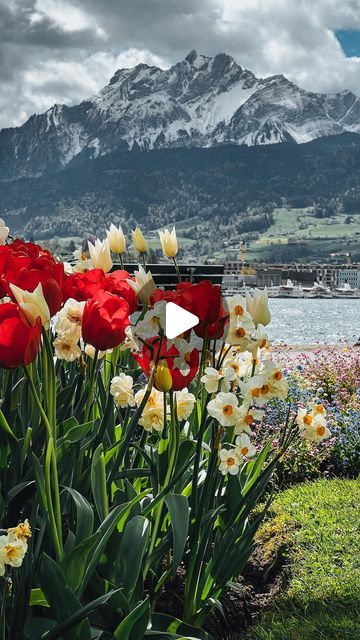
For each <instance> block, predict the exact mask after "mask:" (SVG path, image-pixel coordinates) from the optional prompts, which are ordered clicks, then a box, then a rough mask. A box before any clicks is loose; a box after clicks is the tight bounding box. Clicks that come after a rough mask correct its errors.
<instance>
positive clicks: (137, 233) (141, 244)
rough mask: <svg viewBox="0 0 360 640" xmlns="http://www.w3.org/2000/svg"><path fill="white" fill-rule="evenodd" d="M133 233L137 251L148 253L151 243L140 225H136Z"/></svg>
mask: <svg viewBox="0 0 360 640" xmlns="http://www.w3.org/2000/svg"><path fill="white" fill-rule="evenodd" d="M131 234H132V238H133V242H134V246H135V249H136V251H138V252H139V253H146V252H147V250H148V246H149V245H148V243H147V241H146V240H145V238H144V236H143V234H142V231H141V229H140V227H136V229H134V231H132V232H131Z"/></svg>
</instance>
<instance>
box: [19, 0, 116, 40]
mask: <svg viewBox="0 0 360 640" xmlns="http://www.w3.org/2000/svg"><path fill="white" fill-rule="evenodd" d="M29 19H30V24H31V25H36V24H38V23H41V22H44V21H45V20H50V22H52V23H53V24H54V25H56V26H57V27H58V28H59V29H60V30H62V31H64V32H65V33H75V32H76V31H83V30H86V29H91V30H94V32H95V34H96V35H97V36H99V37H102V38H104V37H105V31H104V30H103V29H102V28H101V27H99V26H98V25H97V24H96V22H95V21H94V20H93V19H92V18H91V16H89V15H88V14H86V12H85V11H83V10H81V9H80V7H76V6H74V4H71V3H69V2H65V1H64V0H36V2H35V6H34V11H33V12H32V13H31V14H30V16H29Z"/></svg>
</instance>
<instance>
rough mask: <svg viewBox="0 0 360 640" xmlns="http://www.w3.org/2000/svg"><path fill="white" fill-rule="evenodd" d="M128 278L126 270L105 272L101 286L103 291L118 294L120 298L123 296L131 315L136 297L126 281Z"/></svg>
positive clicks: (136, 304)
mask: <svg viewBox="0 0 360 640" xmlns="http://www.w3.org/2000/svg"><path fill="white" fill-rule="evenodd" d="M129 278H130V274H129V273H128V272H127V271H125V270H121V269H119V270H118V271H113V272H112V273H107V274H106V276H105V278H104V280H103V281H102V283H101V286H102V288H103V290H104V291H109V292H110V293H113V294H114V295H116V296H120V298H124V300H126V302H127V303H128V305H129V313H130V315H131V314H132V313H134V311H136V309H137V306H138V299H137V297H136V293H135V291H134V290H133V289H132V288H131V287H130V285H129V283H128V282H126V280H127V279H129Z"/></svg>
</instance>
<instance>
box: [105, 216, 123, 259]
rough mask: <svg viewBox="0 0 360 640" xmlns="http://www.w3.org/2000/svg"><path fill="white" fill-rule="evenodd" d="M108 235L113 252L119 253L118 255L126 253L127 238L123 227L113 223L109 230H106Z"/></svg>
mask: <svg viewBox="0 0 360 640" xmlns="http://www.w3.org/2000/svg"><path fill="white" fill-rule="evenodd" d="M106 235H107V239H108V241H109V245H110V250H111V251H112V252H113V253H117V254H118V255H121V254H122V253H125V251H126V240H125V236H124V234H123V231H122V228H121V227H119V228H117V227H115V225H114V224H112V223H111V225H110V229H109V231H108V230H107V231H106Z"/></svg>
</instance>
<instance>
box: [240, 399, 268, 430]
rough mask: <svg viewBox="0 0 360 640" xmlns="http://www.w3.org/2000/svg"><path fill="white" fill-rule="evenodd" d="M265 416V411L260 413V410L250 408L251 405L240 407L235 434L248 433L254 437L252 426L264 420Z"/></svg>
mask: <svg viewBox="0 0 360 640" xmlns="http://www.w3.org/2000/svg"><path fill="white" fill-rule="evenodd" d="M264 415H265V412H264V411H259V410H258V409H254V408H250V407H249V405H247V404H243V405H241V407H239V412H238V421H237V423H236V425H235V433H236V434H239V433H243V432H245V433H247V434H248V435H249V436H252V435H253V432H252V431H251V428H250V427H251V425H252V424H253V423H254V422H255V421H260V420H262V419H263V417H264Z"/></svg>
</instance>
